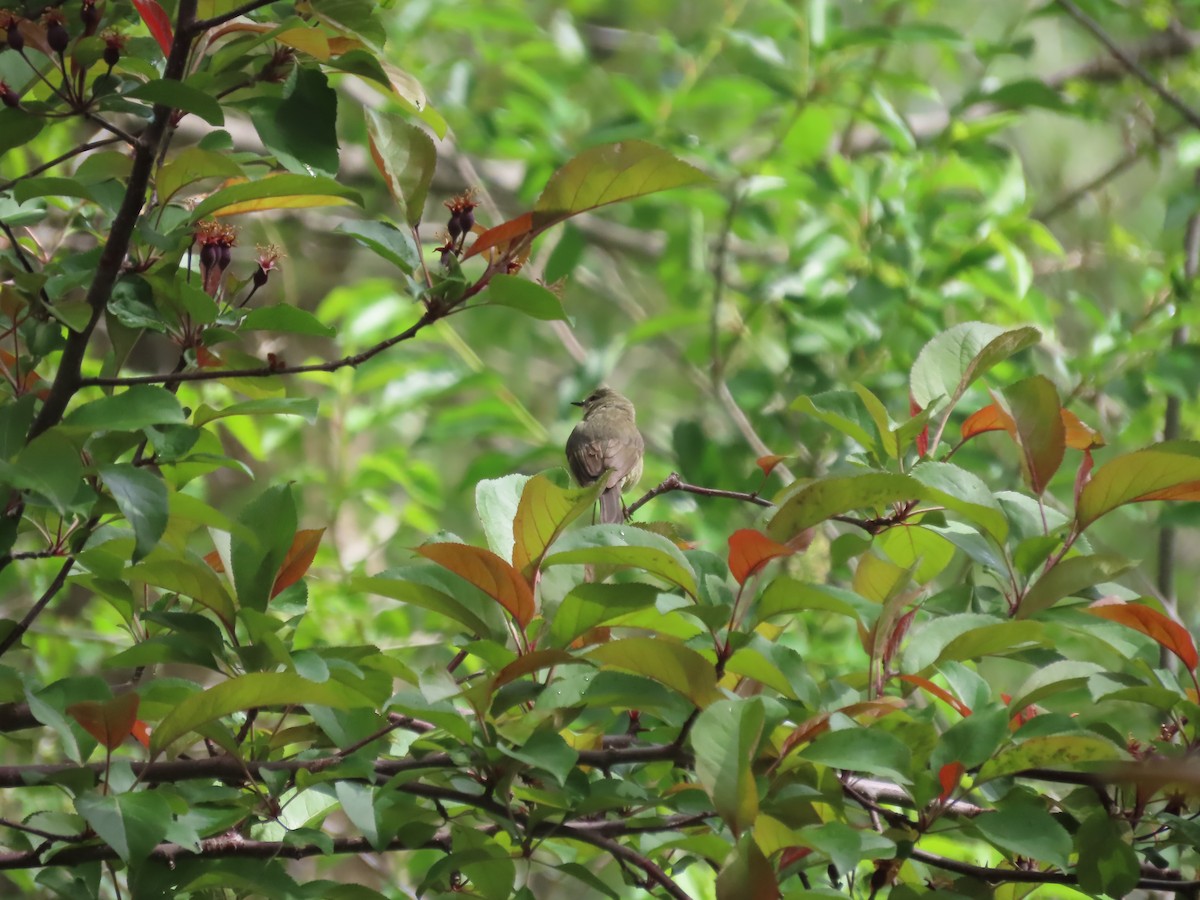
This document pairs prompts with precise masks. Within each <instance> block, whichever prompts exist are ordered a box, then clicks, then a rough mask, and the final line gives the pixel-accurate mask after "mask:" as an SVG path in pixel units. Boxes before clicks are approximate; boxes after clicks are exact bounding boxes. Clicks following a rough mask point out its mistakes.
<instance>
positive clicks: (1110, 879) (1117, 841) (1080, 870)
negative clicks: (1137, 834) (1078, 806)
mask: <svg viewBox="0 0 1200 900" xmlns="http://www.w3.org/2000/svg"><path fill="white" fill-rule="evenodd" d="M1132 837H1133V835H1132V834H1131V833H1130V828H1129V825H1128V824H1127V823H1125V822H1122V821H1117V820H1115V819H1113V818H1112V817H1110V816H1109V814H1108V813H1106V812H1105V811H1103V810H1101V811H1099V812H1097V813H1095V814H1093V815H1092V816H1091V818H1089V819H1088V820H1087V821H1085V822H1084V823H1083V824H1082V825H1081V826H1080V827H1079V831H1077V832H1076V833H1075V850H1076V852H1078V854H1079V861H1078V862H1077V863H1076V864H1075V874H1076V875H1077V876H1078V878H1079V887H1080V888H1081V889H1082V890H1084V891H1087V892H1088V893H1089V894H1091V895H1092V896H1093V897H1099V896H1102V895H1106V896H1109V897H1124V896H1125V895H1126V894H1128V893H1129V892H1130V891H1132V890H1133V889H1134V888H1136V887H1137V883H1138V879H1139V877H1140V876H1141V869H1140V867H1139V865H1138V858H1137V853H1135V852H1134V850H1133V847H1132V846H1131V844H1130V842H1131V840H1132Z"/></svg>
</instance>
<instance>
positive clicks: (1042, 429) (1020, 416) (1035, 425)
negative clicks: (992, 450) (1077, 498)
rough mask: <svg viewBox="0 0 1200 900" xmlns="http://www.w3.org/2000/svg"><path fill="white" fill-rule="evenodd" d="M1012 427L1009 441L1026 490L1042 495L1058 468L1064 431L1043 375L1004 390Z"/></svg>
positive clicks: (1055, 394) (1052, 392) (1056, 401)
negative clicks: (1018, 456) (1017, 456)
mask: <svg viewBox="0 0 1200 900" xmlns="http://www.w3.org/2000/svg"><path fill="white" fill-rule="evenodd" d="M1004 399H1005V400H1006V401H1007V403H1008V408H1009V413H1010V414H1011V416H1012V421H1013V423H1014V425H1015V431H1014V432H1012V435H1013V440H1015V441H1016V442H1017V446H1018V447H1019V448H1020V450H1021V460H1022V469H1023V471H1024V473H1025V478H1026V480H1027V481H1028V482H1029V486H1030V489H1031V490H1032V491H1033V492H1034V493H1035V494H1038V495H1041V494H1042V493H1044V492H1045V490H1046V487H1047V485H1049V483H1050V479H1051V478H1053V477H1054V473H1055V472H1057V471H1058V467H1059V466H1061V465H1062V461H1063V453H1064V451H1065V449H1066V428H1065V426H1064V425H1063V420H1062V404H1061V403H1060V401H1059V399H1058V389H1057V388H1055V387H1054V383H1053V382H1051V381H1050V379H1049V378H1046V377H1045V376H1044V375H1034V376H1033V377H1031V378H1025V379H1023V380H1021V381H1018V382H1017V383H1016V384H1014V385H1010V386H1009V387H1007V388H1005V389H1004Z"/></svg>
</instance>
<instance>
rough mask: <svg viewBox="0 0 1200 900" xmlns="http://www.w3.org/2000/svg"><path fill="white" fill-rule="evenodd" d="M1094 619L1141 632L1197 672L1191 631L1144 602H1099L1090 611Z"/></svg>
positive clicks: (1196, 660)
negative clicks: (1097, 618)
mask: <svg viewBox="0 0 1200 900" xmlns="http://www.w3.org/2000/svg"><path fill="white" fill-rule="evenodd" d="M1087 611H1088V612H1090V613H1091V614H1092V615H1093V616H1099V617H1100V618H1102V619H1108V620H1109V621H1112V622H1119V623H1121V624H1122V625H1125V626H1127V627H1129V628H1132V629H1134V630H1135V631H1140V632H1141V633H1142V634H1144V635H1146V636H1147V637H1149V638H1153V639H1154V640H1155V641H1157V642H1158V644H1159V646H1161V647H1163V648H1165V649H1167V650H1170V651H1171V652H1172V653H1174V654H1175V655H1176V656H1178V657H1179V659H1180V660H1181V661H1182V662H1183V664H1184V665H1185V666H1187V667H1188V668H1189V669H1190V670H1191V671H1193V672H1195V671H1196V665H1197V662H1198V659H1197V655H1196V643H1195V641H1193V640H1192V636H1191V635H1190V634H1189V633H1188V631H1187V629H1186V628H1184V627H1183V626H1182V625H1180V624H1179V623H1178V622H1175V621H1172V620H1171V619H1169V618H1167V617H1166V616H1165V615H1163V614H1162V613H1160V612H1159V611H1158V610H1156V609H1151V608H1150V607H1149V606H1143V605H1142V604H1140V603H1123V602H1121V601H1119V600H1113V599H1109V600H1098V601H1096V602H1095V603H1093V604H1092V605H1091V606H1089V607H1088V608H1087Z"/></svg>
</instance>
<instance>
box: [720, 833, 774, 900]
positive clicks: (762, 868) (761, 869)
mask: <svg viewBox="0 0 1200 900" xmlns="http://www.w3.org/2000/svg"><path fill="white" fill-rule="evenodd" d="M716 887H717V900H776V898H778V897H779V896H780V894H779V882H778V880H777V879H776V877H775V869H774V868H773V867H772V866H771V862H770V860H768V859H767V857H766V856H765V855H764V854H763V852H762V850H761V849H760V848H759V846H758V843H757V842H756V841H755V840H754V836H753V835H750V834H745V835H743V836H742V838H741V840H739V841H738V842H737V846H736V847H735V848H734V849H733V852H731V853H730V854H729V855H728V856H727V857H726V858H725V861H724V863H723V864H722V865H721V871H720V872H719V873H718V874H717V885H716Z"/></svg>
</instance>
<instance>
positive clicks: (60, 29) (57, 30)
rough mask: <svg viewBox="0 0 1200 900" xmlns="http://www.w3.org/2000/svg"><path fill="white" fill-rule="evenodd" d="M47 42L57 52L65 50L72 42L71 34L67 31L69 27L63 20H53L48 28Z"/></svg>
mask: <svg viewBox="0 0 1200 900" xmlns="http://www.w3.org/2000/svg"><path fill="white" fill-rule="evenodd" d="M46 43H47V44H49V45H50V49H51V50H53V51H54V52H55V53H62V52H64V51H65V50H66V49H67V45H68V44H70V43H71V35H69V34H68V33H67V27H66V26H65V25H63V23H62V22H51V23H50V26H49V27H48V28H47V29H46Z"/></svg>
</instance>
